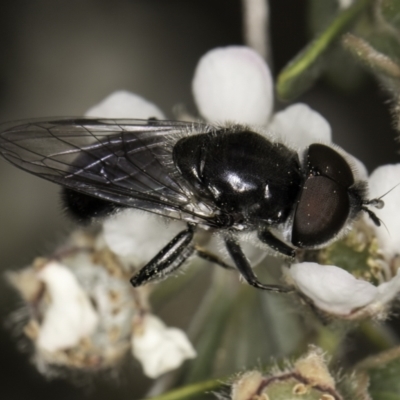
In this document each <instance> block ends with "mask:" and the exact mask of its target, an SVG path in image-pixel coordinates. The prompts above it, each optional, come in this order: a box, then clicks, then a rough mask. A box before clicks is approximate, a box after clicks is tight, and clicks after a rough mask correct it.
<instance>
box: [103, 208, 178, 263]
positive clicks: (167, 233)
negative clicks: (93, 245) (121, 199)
mask: <svg viewBox="0 0 400 400" xmlns="http://www.w3.org/2000/svg"><path fill="white" fill-rule="evenodd" d="M183 229H185V224H183V223H181V222H175V221H170V222H168V224H166V223H165V221H164V220H162V219H161V218H158V217H157V216H153V215H151V214H149V213H145V212H140V211H137V210H131V209H127V210H124V211H121V212H119V213H118V214H116V215H114V216H112V217H110V218H108V219H107V220H106V221H105V222H104V224H103V235H104V240H105V242H106V244H107V246H108V247H109V248H110V249H111V251H113V252H114V253H116V254H117V255H119V256H121V257H129V258H132V259H133V262H135V263H137V264H138V265H140V264H144V263H147V262H148V261H150V260H151V259H152V258H153V257H154V256H155V255H156V254H157V253H158V252H159V251H160V250H161V249H162V248H163V247H164V246H165V245H166V244H167V243H168V242H169V241H170V240H171V239H172V238H173V237H174V236H175V235H176V234H178V233H179V232H180V231H182V230H183Z"/></svg>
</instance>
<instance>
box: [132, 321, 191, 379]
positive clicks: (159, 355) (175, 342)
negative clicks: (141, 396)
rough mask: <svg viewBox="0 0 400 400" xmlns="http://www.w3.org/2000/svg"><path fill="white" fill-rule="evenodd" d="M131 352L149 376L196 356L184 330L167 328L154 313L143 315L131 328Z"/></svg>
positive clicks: (160, 373)
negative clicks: (138, 322) (142, 318)
mask: <svg viewBox="0 0 400 400" xmlns="http://www.w3.org/2000/svg"><path fill="white" fill-rule="evenodd" d="M132 351H133V355H134V357H136V358H137V359H138V360H139V361H140V363H141V364H142V366H143V370H144V372H145V374H146V375H147V376H148V377H150V378H157V377H158V376H160V375H162V374H164V373H165V372H168V371H171V370H173V369H175V368H178V367H179V366H180V365H181V364H182V363H183V361H185V360H186V359H189V358H194V357H196V351H195V350H194V349H193V346H192V345H191V343H190V342H189V340H188V338H187V337H186V335H185V333H184V332H183V331H181V330H180V329H177V328H167V327H166V326H165V324H164V323H163V322H162V321H161V320H160V319H159V318H157V317H155V316H154V315H146V316H145V317H144V320H143V322H142V324H141V325H140V327H138V328H137V329H136V330H135V331H134V334H133V336H132Z"/></svg>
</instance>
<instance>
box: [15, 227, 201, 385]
mask: <svg viewBox="0 0 400 400" xmlns="http://www.w3.org/2000/svg"><path fill="white" fill-rule="evenodd" d="M133 265H138V264H132V263H131V262H127V261H126V260H122V258H119V257H117V256H116V254H115V253H113V252H112V251H111V250H110V248H109V247H108V246H107V244H106V240H105V238H104V234H103V232H100V233H97V234H93V233H89V232H85V231H76V232H75V233H73V234H72V236H71V237H70V239H69V241H68V243H65V244H64V245H63V247H62V248H60V249H58V250H57V251H56V252H55V253H54V254H53V255H52V256H51V257H49V258H47V259H44V258H39V259H36V260H35V261H34V262H33V265H32V266H30V267H28V268H26V269H23V270H21V271H19V272H13V273H9V274H8V278H9V281H10V282H11V284H12V285H13V286H14V287H15V288H16V289H17V290H18V291H19V293H20V295H21V297H22V298H23V299H24V301H25V303H26V305H25V307H26V311H27V313H25V314H27V320H24V321H23V322H24V329H23V332H24V334H25V335H26V336H27V337H28V338H29V339H30V340H31V341H32V343H33V344H34V348H35V355H34V357H35V362H36V364H37V366H38V368H39V369H40V370H41V371H43V372H44V373H45V374H47V375H49V374H50V375H51V374H57V372H58V370H59V369H61V370H62V368H63V367H67V368H70V369H73V370H74V369H80V370H86V371H95V370H100V369H108V368H112V367H115V366H116V365H118V364H120V363H121V361H122V360H123V359H124V358H126V355H127V354H129V352H131V353H132V355H133V356H134V357H135V358H136V359H137V360H139V362H140V363H141V364H142V366H143V370H144V373H145V374H146V375H147V376H148V377H151V378H156V377H158V376H160V375H162V374H164V373H165V372H168V371H170V370H173V369H175V368H177V367H178V366H180V365H181V363H182V362H183V361H184V360H186V359H189V358H193V357H195V356H196V352H195V350H194V349H193V347H192V345H191V344H190V342H189V341H188V339H187V337H186V335H185V334H184V333H183V332H182V331H181V330H180V329H177V328H169V327H167V326H166V325H165V324H164V323H163V322H162V321H161V320H160V319H159V318H158V317H156V316H155V315H153V314H152V313H151V312H150V308H149V305H148V295H149V291H150V289H149V288H148V287H143V288H137V289H133V288H132V287H131V285H130V284H129V277H130V275H131V274H132V272H133V269H132V266H133Z"/></svg>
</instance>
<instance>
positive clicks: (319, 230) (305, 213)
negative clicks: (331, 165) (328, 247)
mask: <svg viewBox="0 0 400 400" xmlns="http://www.w3.org/2000/svg"><path fill="white" fill-rule="evenodd" d="M349 212H350V201H349V196H348V194H347V189H346V188H345V187H343V186H342V185H339V184H338V183H337V182H335V181H333V180H332V179H329V178H327V177H325V176H310V177H309V178H308V179H307V180H306V182H305V184H304V187H303V190H302V192H301V195H300V200H299V203H298V205H297V208H296V212H295V215H294V221H293V230H292V243H293V244H294V245H295V246H297V247H304V248H307V247H314V246H319V245H321V244H324V243H326V242H328V241H329V240H330V239H332V238H334V237H335V236H336V235H337V234H338V233H339V231H340V230H341V229H342V228H343V226H344V224H345V223H346V220H347V218H348V215H349Z"/></svg>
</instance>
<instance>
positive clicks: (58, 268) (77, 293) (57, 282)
mask: <svg viewBox="0 0 400 400" xmlns="http://www.w3.org/2000/svg"><path fill="white" fill-rule="evenodd" d="M38 278H39V280H41V281H42V282H44V283H45V287H46V290H47V291H48V292H49V294H50V306H49V307H48V309H47V310H46V312H45V314H44V316H43V323H42V325H41V327H40V331H39V336H38V338H37V345H38V346H39V347H40V348H42V349H43V350H46V351H49V352H54V351H57V350H63V349H67V348H70V347H74V346H75V345H77V344H78V343H79V341H80V340H81V339H83V338H85V337H88V336H90V335H91V334H92V333H93V332H94V330H95V329H96V327H97V324H98V322H99V321H98V320H99V318H98V315H97V313H96V312H95V310H94V309H93V306H92V304H91V303H90V300H89V298H88V296H87V295H86V294H85V292H84V291H83V289H82V288H81V286H80V285H79V283H78V281H77V279H76V277H75V276H74V275H73V273H72V272H71V271H70V270H69V269H68V268H67V267H65V266H63V265H62V264H60V263H58V262H55V261H53V262H49V263H48V264H47V265H45V266H44V267H43V269H42V270H41V271H40V272H39V273H38Z"/></svg>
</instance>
